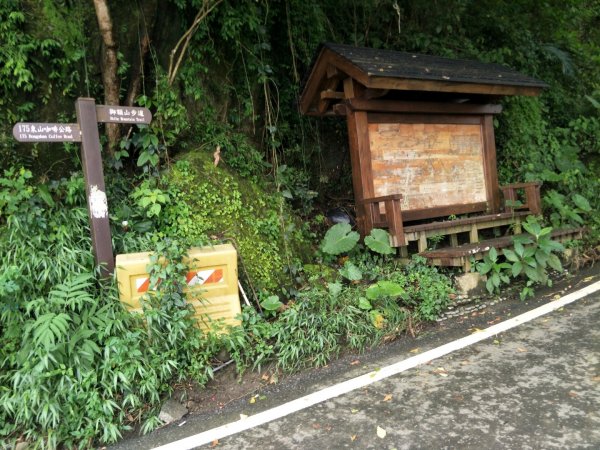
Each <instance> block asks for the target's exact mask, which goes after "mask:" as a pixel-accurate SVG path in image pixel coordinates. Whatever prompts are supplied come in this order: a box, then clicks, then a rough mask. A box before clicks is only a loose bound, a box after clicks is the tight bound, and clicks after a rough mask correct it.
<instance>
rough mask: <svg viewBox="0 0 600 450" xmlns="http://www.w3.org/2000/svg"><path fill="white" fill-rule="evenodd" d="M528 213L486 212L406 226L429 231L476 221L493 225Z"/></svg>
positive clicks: (411, 229) (406, 228) (407, 228)
mask: <svg viewBox="0 0 600 450" xmlns="http://www.w3.org/2000/svg"><path fill="white" fill-rule="evenodd" d="M525 215H527V212H523V211H519V212H516V213H510V212H509V213H500V214H486V215H483V216H475V217H466V218H463V219H455V220H444V221H438V222H430V223H424V224H419V225H410V226H407V227H405V231H406V232H415V231H427V230H440V229H443V228H448V229H451V230H454V229H456V228H457V227H460V226H462V225H472V224H474V223H477V224H479V223H488V224H490V225H491V226H494V224H497V223H499V222H503V221H505V220H507V219H514V220H518V218H519V217H522V216H525ZM512 221H513V220H508V222H507V223H509V222H512Z"/></svg>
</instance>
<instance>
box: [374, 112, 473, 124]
mask: <svg viewBox="0 0 600 450" xmlns="http://www.w3.org/2000/svg"><path fill="white" fill-rule="evenodd" d="M369 123H414V124H417V123H438V124H440V123H444V124H463V125H480V126H481V116H477V115H468V114H435V115H432V114H423V113H419V114H402V113H380V112H369Z"/></svg>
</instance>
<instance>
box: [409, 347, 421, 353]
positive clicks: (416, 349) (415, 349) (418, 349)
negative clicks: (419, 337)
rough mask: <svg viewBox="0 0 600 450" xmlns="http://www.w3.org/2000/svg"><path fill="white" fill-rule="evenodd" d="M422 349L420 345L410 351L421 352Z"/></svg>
mask: <svg viewBox="0 0 600 450" xmlns="http://www.w3.org/2000/svg"><path fill="white" fill-rule="evenodd" d="M420 351H421V349H420V348H419V347H417V348H413V349H412V350H411V351H410V352H409V353H419V352H420Z"/></svg>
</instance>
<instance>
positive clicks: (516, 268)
mask: <svg viewBox="0 0 600 450" xmlns="http://www.w3.org/2000/svg"><path fill="white" fill-rule="evenodd" d="M521 272H523V264H521V262H520V261H517V262H516V263H514V264H513V266H512V274H513V277H517V276H519V275H520V274H521Z"/></svg>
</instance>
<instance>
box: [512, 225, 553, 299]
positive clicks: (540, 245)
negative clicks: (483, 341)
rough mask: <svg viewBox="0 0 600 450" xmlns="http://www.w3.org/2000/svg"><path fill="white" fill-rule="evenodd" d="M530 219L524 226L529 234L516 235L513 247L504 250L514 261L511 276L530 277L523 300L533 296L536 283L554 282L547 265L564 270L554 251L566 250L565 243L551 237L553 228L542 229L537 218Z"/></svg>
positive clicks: (522, 293)
mask: <svg viewBox="0 0 600 450" xmlns="http://www.w3.org/2000/svg"><path fill="white" fill-rule="evenodd" d="M527 219H528V220H527V221H526V222H524V223H523V228H525V230H526V231H527V232H528V233H529V235H530V236H526V235H525V236H515V238H514V250H509V249H505V250H504V252H503V253H504V256H505V257H506V259H507V260H508V261H510V263H511V264H512V267H510V271H511V273H512V276H513V277H518V276H519V275H524V276H525V277H526V279H527V284H526V287H525V288H524V289H523V290H522V291H521V299H525V298H527V297H529V296H533V294H534V292H533V288H532V286H533V285H535V284H547V285H548V286H550V285H551V284H552V281H551V280H550V279H549V278H548V268H552V269H554V270H557V271H559V272H561V271H562V264H561V262H560V259H559V258H558V256H557V255H556V254H554V252H563V251H564V247H563V246H562V244H560V243H559V242H555V241H553V240H552V239H551V233H552V227H544V228H542V226H541V225H540V224H539V223H538V221H537V220H536V219H535V218H533V217H528V218H527Z"/></svg>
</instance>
